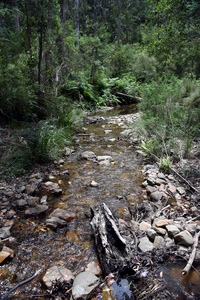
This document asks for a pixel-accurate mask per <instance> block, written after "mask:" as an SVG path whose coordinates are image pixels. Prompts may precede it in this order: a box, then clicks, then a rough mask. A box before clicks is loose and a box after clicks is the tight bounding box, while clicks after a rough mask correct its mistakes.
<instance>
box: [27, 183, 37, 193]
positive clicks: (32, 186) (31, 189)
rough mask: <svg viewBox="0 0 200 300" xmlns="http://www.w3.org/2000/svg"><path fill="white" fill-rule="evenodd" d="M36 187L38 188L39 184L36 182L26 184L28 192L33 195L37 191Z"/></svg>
mask: <svg viewBox="0 0 200 300" xmlns="http://www.w3.org/2000/svg"><path fill="white" fill-rule="evenodd" d="M36 188H37V186H36V185H35V184H34V183H32V184H27V185H26V192H27V194H28V195H32V194H33V193H34V192H35V190H36Z"/></svg>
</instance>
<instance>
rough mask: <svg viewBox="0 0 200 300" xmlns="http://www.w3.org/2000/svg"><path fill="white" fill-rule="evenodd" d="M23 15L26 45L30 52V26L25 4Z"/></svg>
mask: <svg viewBox="0 0 200 300" xmlns="http://www.w3.org/2000/svg"><path fill="white" fill-rule="evenodd" d="M25 14H26V41H27V42H26V43H27V48H28V50H29V51H30V52H31V32H30V25H29V14H28V8H27V4H26V2H25Z"/></svg>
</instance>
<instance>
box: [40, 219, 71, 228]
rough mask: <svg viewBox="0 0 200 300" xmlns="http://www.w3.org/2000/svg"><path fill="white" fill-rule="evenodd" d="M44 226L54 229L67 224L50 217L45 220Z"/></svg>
mask: <svg viewBox="0 0 200 300" xmlns="http://www.w3.org/2000/svg"><path fill="white" fill-rule="evenodd" d="M45 224H46V225H47V226H48V227H50V228H52V229H56V228H57V227H58V226H65V225H66V224H67V222H66V221H65V220H62V219H60V218H57V217H51V218H50V219H46V221H45Z"/></svg>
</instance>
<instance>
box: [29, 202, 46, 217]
mask: <svg viewBox="0 0 200 300" xmlns="http://www.w3.org/2000/svg"><path fill="white" fill-rule="evenodd" d="M48 208H49V207H48V206H47V205H44V204H43V205H36V206H34V207H31V208H28V209H27V210H26V211H25V215H26V216H33V215H40V214H41V213H44V212H45V211H47V210H48Z"/></svg>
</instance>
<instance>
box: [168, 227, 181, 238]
mask: <svg viewBox="0 0 200 300" xmlns="http://www.w3.org/2000/svg"><path fill="white" fill-rule="evenodd" d="M166 229H167V232H168V235H169V236H171V237H174V236H175V235H176V234H178V233H179V232H180V230H179V229H178V228H177V226H175V225H167V226H166Z"/></svg>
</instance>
